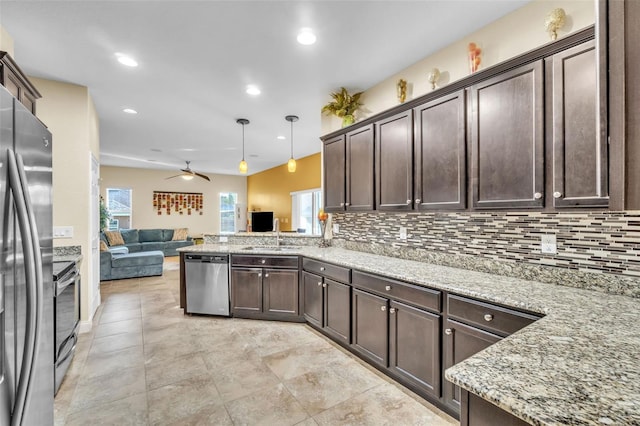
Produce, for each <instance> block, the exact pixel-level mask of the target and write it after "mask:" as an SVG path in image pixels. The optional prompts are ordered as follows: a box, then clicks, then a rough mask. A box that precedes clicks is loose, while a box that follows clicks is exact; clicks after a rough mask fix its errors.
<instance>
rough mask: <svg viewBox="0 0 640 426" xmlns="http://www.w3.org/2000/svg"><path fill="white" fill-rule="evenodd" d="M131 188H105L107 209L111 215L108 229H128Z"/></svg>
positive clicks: (130, 224) (129, 224)
mask: <svg viewBox="0 0 640 426" xmlns="http://www.w3.org/2000/svg"><path fill="white" fill-rule="evenodd" d="M131 193H132V191H131V189H126V188H107V209H108V210H109V214H110V215H111V220H110V221H109V230H110V231H115V230H118V229H130V228H131V226H132V223H131Z"/></svg>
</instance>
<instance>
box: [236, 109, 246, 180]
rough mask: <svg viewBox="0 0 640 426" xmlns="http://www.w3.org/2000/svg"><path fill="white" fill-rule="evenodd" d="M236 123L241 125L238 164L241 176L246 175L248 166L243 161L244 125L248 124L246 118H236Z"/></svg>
mask: <svg viewBox="0 0 640 426" xmlns="http://www.w3.org/2000/svg"><path fill="white" fill-rule="evenodd" d="M236 123H238V124H242V161H240V164H238V170H239V171H240V173H242V174H243V175H246V174H247V171H248V170H249V165H248V164H247V162H246V161H244V125H245V124H249V120H247V119H246V118H238V119H237V120H236Z"/></svg>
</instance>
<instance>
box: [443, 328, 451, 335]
mask: <svg viewBox="0 0 640 426" xmlns="http://www.w3.org/2000/svg"><path fill="white" fill-rule="evenodd" d="M452 333H453V330H452V329H450V328H447V329H445V330H444V334H446V335H447V336H451V334H452Z"/></svg>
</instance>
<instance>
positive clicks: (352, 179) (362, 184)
mask: <svg viewBox="0 0 640 426" xmlns="http://www.w3.org/2000/svg"><path fill="white" fill-rule="evenodd" d="M346 142H347V169H346V201H345V203H344V205H345V210H347V211H369V210H373V208H374V206H375V202H374V191H373V185H374V176H373V168H374V141H373V125H372V124H370V125H368V126H364V127H360V128H358V129H355V130H352V131H351V132H349V133H347V134H346Z"/></svg>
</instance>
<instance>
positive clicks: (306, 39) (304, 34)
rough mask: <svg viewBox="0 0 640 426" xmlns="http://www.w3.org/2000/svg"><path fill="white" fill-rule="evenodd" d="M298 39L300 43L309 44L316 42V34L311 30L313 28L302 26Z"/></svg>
mask: <svg viewBox="0 0 640 426" xmlns="http://www.w3.org/2000/svg"><path fill="white" fill-rule="evenodd" d="M297 39H298V43H300V44H304V45H305V46H308V45H310V44H313V43H315V42H316V35H315V34H314V33H313V31H311V28H301V29H300V32H299V33H298V38H297Z"/></svg>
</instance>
